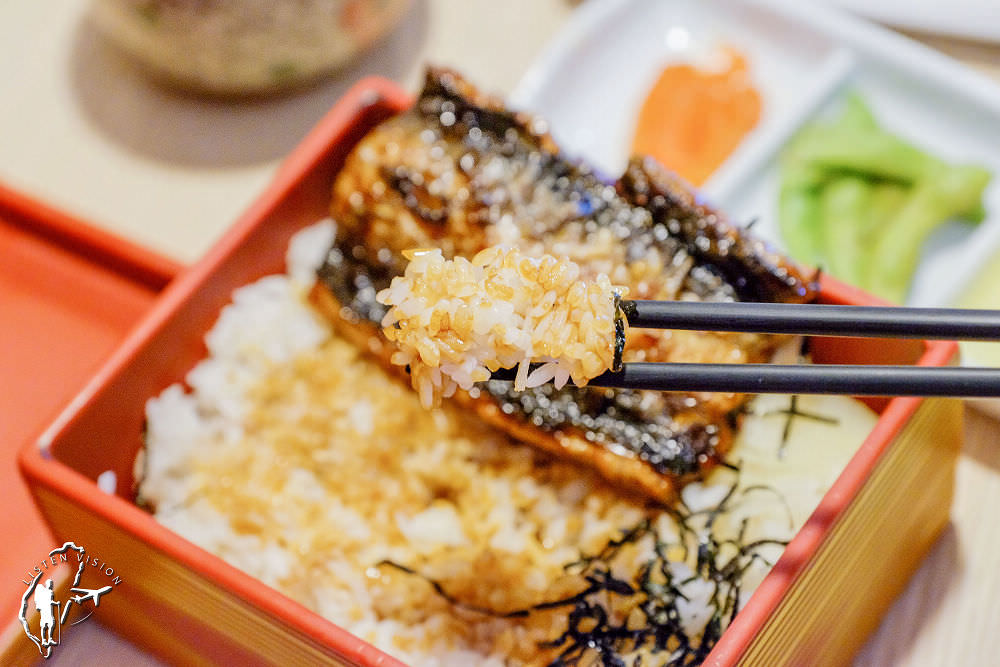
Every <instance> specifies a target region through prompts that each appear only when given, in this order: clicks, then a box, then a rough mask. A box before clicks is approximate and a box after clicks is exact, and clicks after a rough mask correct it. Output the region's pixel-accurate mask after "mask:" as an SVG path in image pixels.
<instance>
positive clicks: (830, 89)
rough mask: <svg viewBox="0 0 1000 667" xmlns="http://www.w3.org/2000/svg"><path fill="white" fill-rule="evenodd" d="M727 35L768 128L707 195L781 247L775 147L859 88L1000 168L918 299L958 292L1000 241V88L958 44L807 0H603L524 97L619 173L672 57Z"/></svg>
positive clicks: (930, 301)
mask: <svg viewBox="0 0 1000 667" xmlns="http://www.w3.org/2000/svg"><path fill="white" fill-rule="evenodd" d="M718 45H732V46H734V47H736V48H737V49H739V50H740V51H742V52H743V53H744V54H746V55H747V57H748V60H749V62H750V67H751V71H752V75H753V77H754V80H755V84H756V86H757V88H758V90H759V91H760V92H761V94H762V97H763V99H764V113H763V116H762V119H761V122H760V124H759V125H758V127H757V128H756V129H755V130H754V131H753V132H752V133H751V134H750V135H749V136H748V137H747V139H746V140H744V142H743V143H742V144H741V145H740V147H739V148H737V150H736V151H735V152H734V153H733V154H732V155H731V156H730V158H729V159H728V160H727V161H726V162H725V163H724V164H723V165H722V166H721V167H720V169H719V170H718V171H717V172H716V173H715V174H714V175H713V176H712V177H711V178H710V179H709V181H708V182H707V183H706V184H705V186H704V188H703V191H704V194H705V195H706V196H707V197H708V199H709V200H711V201H712V202H713V203H714V204H716V205H717V206H718V207H719V208H721V209H722V210H724V211H726V212H727V213H728V214H729V215H730V216H731V217H732V218H733V219H735V220H737V221H750V220H757V221H758V222H757V226H756V227H755V230H756V231H757V232H758V233H759V234H761V235H762V236H764V237H765V238H767V239H769V240H770V241H772V242H773V243H775V244H776V245H778V246H781V239H780V237H779V235H778V233H777V228H776V224H775V221H774V218H775V205H776V201H777V168H776V163H775V157H776V156H777V155H778V153H779V152H780V151H781V149H782V147H783V146H784V144H785V142H786V141H787V140H788V138H789V137H791V136H792V135H793V134H794V133H795V132H796V131H797V130H798V129H799V128H800V127H801V126H802V124H803V123H804V122H806V121H808V120H810V119H812V118H813V117H815V116H817V115H821V114H824V113H829V112H831V111H834V110H835V109H836V106H837V105H838V104H839V103H840V99H841V97H842V94H843V93H844V91H846V90H848V89H852V90H856V91H858V92H860V93H861V94H862V96H863V97H864V98H865V99H866V100H868V102H869V103H870V104H871V106H872V108H873V110H874V112H875V114H876V115H877V116H878V118H879V121H880V122H881V123H882V124H883V125H884V126H886V127H887V128H890V129H891V130H892V131H894V132H896V133H898V134H900V135H902V136H904V137H907V138H908V139H910V140H911V141H913V142H914V143H916V144H918V145H920V146H922V147H924V148H926V149H928V150H930V151H933V152H934V153H936V154H938V155H940V156H942V157H944V158H945V159H948V160H952V161H956V162H976V163H981V164H984V165H986V166H987V167H988V168H990V169H991V170H992V171H993V172H994V173H995V174H997V176H996V177H995V178H994V179H993V181H992V182H991V184H990V186H989V188H988V189H987V192H986V195H985V205H986V209H987V211H988V217H987V219H986V220H985V221H984V222H983V223H981V224H980V225H978V226H976V227H973V226H969V225H964V224H961V223H954V224H949V225H946V226H945V227H943V228H941V229H940V230H939V231H938V232H936V233H935V234H934V235H933V236H932V237H931V239H930V240H929V241H928V243H927V246H926V249H925V252H924V255H923V258H922V260H921V263H920V267H919V270H918V272H917V275H916V277H915V279H914V283H913V286H912V290H911V294H910V299H909V303H910V304H913V305H926V306H943V305H948V304H951V303H953V301H954V300H955V298H956V296H957V295H959V294H960V293H961V291H962V289H963V287H964V286H965V285H966V284H967V283H968V281H969V280H971V279H972V278H973V277H974V276H975V274H976V273H977V272H978V270H979V268H980V266H981V265H982V264H983V263H984V262H985V261H987V260H988V259H989V258H990V256H991V255H992V254H993V253H994V251H996V249H997V248H998V247H1000V88H998V87H997V86H996V85H995V84H994V83H993V82H991V81H990V80H988V79H986V78H984V77H982V76H981V75H979V74H977V73H975V72H973V71H971V70H969V69H968V68H966V67H964V66H962V65H960V64H959V63H957V62H955V61H953V60H951V59H949V58H947V57H946V56H944V55H942V54H940V53H938V52H937V51H934V50H932V49H929V48H927V47H924V46H922V45H920V44H917V43H915V42H913V41H912V40H909V39H907V38H905V37H903V36H902V35H899V34H898V33H895V32H893V31H891V30H888V29H885V28H881V27H879V26H876V25H873V24H870V23H868V22H866V21H864V20H862V19H858V18H855V17H853V16H849V15H847V14H845V13H843V12H841V11H839V10H836V9H831V8H828V7H823V6H819V5H816V4H814V3H798V2H795V1H794V0H787V1H785V0H759V1H751V0H708V1H702V2H698V1H696V0H693V1H688V0H675V1H673V2H656V3H651V2H644V1H643V0H607V1H600V0H590V1H589V2H587V3H585V4H584V5H582V6H581V7H580V9H579V10H578V11H577V13H576V14H575V15H574V16H573V17H572V18H571V20H570V21H569V23H568V24H567V25H566V27H565V28H564V29H563V30H562V31H561V32H560V33H559V34H558V35H557V36H556V38H555V39H554V40H553V42H552V43H551V44H550V45H549V47H548V49H547V50H546V51H545V52H543V54H542V56H541V57H540V58H539V59H538V60H537V61H536V62H535V64H534V65H533V66H532V67H531V68H530V69H529V71H528V73H527V74H526V75H525V77H524V78H523V79H522V81H521V82H520V84H519V85H518V86H517V88H516V89H515V91H514V92H513V94H512V96H511V103H512V105H513V106H515V107H519V108H523V109H530V110H532V111H535V112H538V113H540V114H541V115H543V116H545V117H546V118H547V119H548V120H549V121H550V126H551V127H552V128H553V132H554V134H555V135H556V138H557V139H558V140H559V141H560V142H561V143H562V145H563V146H564V147H565V148H566V150H567V151H569V152H571V153H575V154H577V155H579V156H581V157H584V158H586V159H588V160H591V161H592V162H594V163H595V164H596V165H597V166H598V167H599V168H601V169H603V170H605V172H606V173H608V174H611V175H614V174H618V173H620V171H621V170H622V168H623V167H624V165H625V161H626V159H627V153H628V147H629V144H630V139H631V136H632V132H633V124H634V122H635V117H636V114H637V111H638V107H639V105H640V104H641V102H642V100H643V98H644V96H645V94H646V91H647V90H648V87H649V86H650V84H651V83H652V81H653V80H654V78H655V77H656V76H657V75H658V73H659V72H660V70H661V69H662V67H663V66H664V64H665V63H667V62H669V61H671V60H677V59H687V60H690V59H698V58H700V57H702V56H703V55H704V53H705V52H706V50H711V49H714V48H716V47H717V46H718Z"/></svg>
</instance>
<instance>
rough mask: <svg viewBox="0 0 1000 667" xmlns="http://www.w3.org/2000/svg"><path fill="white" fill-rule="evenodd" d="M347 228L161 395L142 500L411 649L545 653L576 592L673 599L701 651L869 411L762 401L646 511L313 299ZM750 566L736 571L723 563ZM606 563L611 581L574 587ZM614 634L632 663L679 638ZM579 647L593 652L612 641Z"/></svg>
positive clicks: (150, 408)
mask: <svg viewBox="0 0 1000 667" xmlns="http://www.w3.org/2000/svg"><path fill="white" fill-rule="evenodd" d="M332 230H333V227H332V224H331V223H329V222H326V223H323V224H322V225H319V226H317V227H313V228H310V229H309V230H306V231H305V232H303V233H302V234H300V235H299V236H297V237H296V239H295V240H294V241H293V244H292V248H291V249H290V251H289V263H290V267H289V271H290V275H288V276H270V277H267V278H264V279H263V280H261V281H258V282H257V283H254V284H252V285H248V286H246V287H244V288H241V289H240V290H239V291H238V292H237V293H236V294H235V295H234V301H233V303H232V304H231V305H230V306H228V307H227V308H225V309H224V310H223V312H222V314H221V315H220V318H219V322H218V323H217V325H216V327H215V328H214V329H213V331H212V332H211V333H210V334H209V335H208V341H209V350H210V356H209V357H208V358H206V359H205V360H204V361H203V362H201V363H200V364H199V365H198V366H197V367H196V368H195V369H194V370H193V371H192V372H191V373H190V374H189V376H188V378H187V381H188V385H189V389H185V388H183V387H182V386H180V385H174V386H172V387H170V388H168V389H167V390H166V391H164V392H163V393H162V394H161V395H160V396H158V397H155V398H153V399H151V400H150V401H149V402H148V404H147V430H146V436H145V445H146V448H145V461H144V463H143V464H142V465H141V470H140V474H137V479H139V480H140V487H139V498H140V500H141V501H142V502H143V503H144V504H146V506H148V507H151V508H152V509H153V511H154V516H155V517H156V519H157V520H158V521H159V522H161V523H163V524H164V525H166V526H167V527H169V528H171V529H172V530H174V531H175V532H177V533H179V534H180V535H182V536H183V537H185V538H187V539H189V540H191V541H192V542H194V543H196V544H198V545H199V546H201V547H202V548H204V549H206V550H208V551H209V552H211V553H214V554H216V555H218V556H220V557H221V558H223V559H225V560H226V561H227V562H229V563H230V564H232V565H234V566H235V567H238V568H240V569H242V570H243V571H245V572H247V573H248V574H250V575H251V576H253V577H256V578H257V579H259V580H260V581H262V582H264V583H265V584H267V585H269V586H271V587H273V588H275V589H276V590H278V591H281V592H282V593H284V594H286V595H288V596H289V597H291V598H292V599H295V600H297V601H298V602H300V603H301V604H303V605H305V606H307V607H308V608H310V609H312V610H314V611H315V612H316V613H318V614H320V615H322V616H324V617H326V618H328V619H329V620H330V621H332V622H334V623H336V624H338V625H340V626H342V627H344V628H346V629H347V630H348V631H350V632H352V633H353V634H355V635H357V636H359V637H361V638H362V639H365V640H367V641H369V642H371V643H373V644H374V645H376V646H378V647H379V648H381V649H382V650H385V651H387V652H389V653H391V654H392V655H394V656H396V657H397V658H400V659H402V660H404V661H406V662H407V663H409V664H412V665H414V666H418V665H421V666H423V665H426V666H427V667H441V666H444V665H455V666H459V665H462V666H464V665H495V666H497V667H500V666H501V665H504V666H511V667H513V666H517V665H539V664H547V663H550V662H552V661H553V660H555V659H556V658H557V657H559V655H560V654H561V653H562V652H563V651H566V650H567V647H566V643H565V641H564V642H563V643H562V644H558V642H557V640H559V639H560V638H561V637H565V636H568V635H567V634H566V633H567V632H568V630H569V629H570V624H571V623H573V622H574V620H573V619H574V618H576V617H579V612H577V611H576V610H578V609H579V608H580V605H581V604H584V605H587V606H588V608H589V609H592V610H594V617H595V618H596V617H602V618H604V619H605V620H606V622H607V623H609V624H617V625H619V626H621V625H623V624H625V625H627V627H628V628H629V629H630V632H631V630H635V631H637V632H638V631H639V630H641V628H642V627H643V625H644V624H647V623H651V622H653V621H651V620H650V617H649V616H648V615H647V614H646V613H645V612H643V609H644V608H648V609H653V610H657V613H661V612H662V614H663V615H664V618H667V619H668V620H670V619H676V625H677V626H678V628H679V629H680V630H681V631H683V632H684V633H686V634H687V636H688V637H689V638H690V641H691V647H694V648H697V647H698V646H699V645H700V644H699V643H700V642H701V641H702V638H703V637H704V636H705V635H706V634H711V633H717V632H719V631H721V629H722V628H724V627H725V625H726V624H727V623H728V622H729V620H730V619H731V617H732V615H733V614H735V613H736V611H738V609H739V608H740V607H742V606H743V605H744V604H745V603H746V601H747V599H748V598H749V596H750V594H751V593H752V591H753V589H754V588H755V586H756V585H757V584H758V583H759V582H760V581H761V579H762V578H763V577H764V576H765V575H766V573H767V571H768V566H769V565H770V564H772V563H773V562H774V561H775V560H776V559H777V557H778V556H779V555H780V553H781V551H782V549H781V546H780V544H774V543H772V542H770V541H772V540H777V541H780V540H787V539H788V538H790V537H791V536H792V535H793V534H794V533H795V531H796V530H798V528H799V527H800V526H801V525H802V523H803V522H804V521H805V519H806V518H807V517H808V515H809V513H810V512H811V511H812V509H813V508H814V507H815V505H816V503H817V501H818V500H819V498H820V497H821V496H822V494H823V493H824V492H825V490H826V489H827V488H828V487H829V485H830V484H831V483H832V482H833V480H834V479H835V478H836V476H837V475H838V474H839V473H840V471H841V470H842V468H843V465H844V463H845V462H846V461H847V459H848V458H849V457H850V455H851V454H852V453H853V452H854V450H855V449H856V448H857V446H858V445H859V444H860V443H861V441H862V440H863V438H864V437H865V435H866V434H867V433H868V431H869V430H870V429H871V426H872V424H873V422H874V417H873V416H872V414H871V412H870V411H869V410H868V409H867V408H865V407H864V406H863V405H862V404H860V403H858V402H856V401H852V400H851V399H848V398H845V397H840V396H830V397H826V396H817V397H800V398H799V404H798V407H799V409H800V411H801V412H802V413H803V414H818V415H824V416H826V417H834V418H835V419H837V420H839V422H840V423H839V424H831V423H829V422H828V421H819V420H814V419H807V418H797V419H796V420H795V421H794V422H793V423H791V424H790V428H787V429H786V425H787V419H788V417H787V413H788V408H789V405H790V403H789V401H790V399H789V397H787V396H762V397H758V398H757V399H755V401H754V402H752V403H751V404H750V405H749V406H748V408H749V410H750V413H749V414H748V415H747V417H746V419H745V421H744V425H743V428H742V429H741V431H740V433H739V435H738V437H737V440H736V442H735V444H734V446H733V449H732V451H731V453H730V456H729V463H730V464H731V466H732V467H729V466H719V467H717V468H716V469H715V470H714V471H713V472H711V473H710V476H709V477H708V478H707V479H706V480H705V481H704V482H702V483H693V484H689V485H688V486H686V487H685V488H684V490H683V492H682V495H681V498H682V502H681V504H680V505H679V506H678V507H675V508H669V509H666V508H660V507H651V506H649V505H647V504H645V503H643V502H642V501H640V500H637V499H636V498H634V497H630V496H627V495H624V494H622V493H621V490H620V489H616V488H614V487H612V486H610V485H608V484H607V483H605V482H603V481H602V480H601V479H600V478H598V477H597V476H596V475H595V474H593V473H591V472H590V471H589V470H586V469H582V468H580V467H577V466H575V465H571V464H568V463H564V462H561V461H558V460H554V459H552V458H550V457H549V456H547V455H545V454H543V453H540V452H539V451H537V450H535V449H533V448H530V447H526V446H522V445H519V444H518V443H516V442H514V441H512V440H511V439H509V438H508V437H507V436H505V435H504V434H502V433H499V432H497V431H494V430H492V429H490V428H488V427H486V426H485V425H484V424H482V423H481V422H479V421H477V420H475V419H474V418H472V417H471V416H469V415H468V414H464V413H463V412H461V411H460V410H458V409H455V408H453V407H451V406H449V405H444V406H442V407H441V408H439V409H436V410H426V409H424V408H423V407H422V406H421V404H420V402H419V399H418V397H417V395H416V394H415V393H414V392H413V391H411V390H410V389H409V388H408V387H406V386H404V385H403V384H402V383H400V382H398V381H396V380H395V379H393V378H391V377H389V375H388V374H386V373H384V372H383V371H382V369H381V368H379V367H378V366H377V365H376V364H375V363H374V362H372V361H370V360H368V359H366V358H365V356H364V353H363V352H362V351H360V350H358V349H357V348H356V347H354V346H353V345H351V344H350V343H348V342H346V341H344V340H342V339H340V338H337V337H336V336H334V335H333V334H332V333H331V332H330V330H329V328H328V326H326V324H325V322H324V321H323V319H322V318H321V317H319V316H318V315H317V314H316V313H315V312H313V311H312V310H311V308H310V307H309V305H308V303H307V302H306V300H305V293H306V291H307V290H308V287H309V286H308V284H306V281H308V279H309V278H308V276H309V275H310V268H309V267H310V266H315V262H316V261H318V258H320V257H322V255H323V253H324V252H325V251H326V249H327V248H328V247H329V239H330V238H331V237H332V233H333V231H332ZM786 430H787V431H788V433H789V434H790V438H789V441H788V442H787V443H786V444H785V445H784V446H783V445H782V437H783V436H782V434H783V433H784V432H785V431H786ZM735 467H738V470H734V469H733V468H735ZM636 526H640V527H643V526H645V527H646V528H645V529H644V530H643V531H640V532H635V527H636ZM629 535H635V536H636V537H635V538H634V539H629V540H626V539H625V538H626V537H628V536H629ZM758 541H762V545H761V546H760V547H754V548H753V549H752V550H750V551H747V552H746V553H743V554H734V553H733V552H734V548H735V547H734V545H736V544H740V543H742V544H745V545H751V544H754V543H756V542H758ZM618 542H622V544H621V545H620V546H618V547H616V548H614V549H609V545H612V544H613V543H615V544H616V543H618ZM763 542H766V544H763ZM710 544H716V545H719V548H718V549H717V550H716V551H714V552H712V551H710V550H707V549H706V545H710ZM595 554H597V555H600V556H601V557H600V558H596V559H594V556H595ZM588 558H590V559H593V560H589V561H588V560H587V559H588ZM734 558H736V559H737V560H736V561H733V560H732V559H734ZM586 562H589V563H591V564H590V565H581V563H586ZM651 563H653V564H654V565H655V568H656V572H658V573H659V574H658V575H657V577H659V578H657V579H655V580H650V579H649V574H650V572H651V571H652V570H651V569H650V564H651ZM710 563H711V566H710V565H709V564H710ZM400 566H401V567H402V568H407V569H408V570H409V571H405V570H403V569H401V567H400ZM734 569H735V570H738V571H739V576H738V577H737V578H736V579H734V580H733V581H719V580H718V579H717V578H716V577H717V575H718V573H719V572H720V571H723V570H725V571H732V570H734ZM595 577H597V578H602V577H603V579H602V580H607V581H609V582H612V583H613V586H611V587H605V588H603V589H601V590H596V591H594V592H593V593H591V594H588V595H585V596H583V597H582V598H580V599H579V600H576V597H575V596H579V595H580V593H581V591H585V590H587V589H588V587H589V586H592V582H593V581H594V580H595V579H594V578H595ZM609 577H610V578H609ZM651 584H652V585H651ZM733 584H735V586H734V585H733ZM441 591H444V592H445V593H446V594H447V596H448V597H445V596H443V595H442V593H441ZM616 591H617V592H616ZM628 591H632V592H631V593H629V592H628ZM569 598H573V599H574V600H575V601H574V602H573V603H572V604H566V605H561V606H560V605H552V602H553V601H558V600H566V599H569ZM545 605H548V606H545ZM726 605H729V606H728V607H727V606H726ZM525 609H532V611H530V613H527V614H524V615H518V616H514V617H507V616H505V615H504V614H506V613H509V612H511V611H518V610H525ZM723 609H724V611H722V610H723ZM574 614H575V616H574ZM673 614H676V616H673ZM671 622H672V621H671ZM576 623H577V625H576V626H575V627H576V628H577V629H579V628H580V627H581V624H582V627H584V628H585V629H589V628H590V627H591V624H592V623H593V620H592V618H583V619H582V620H581V619H580V618H576ZM553 642H557V643H553ZM614 648H615V650H616V651H619V653H620V655H619V656H618V657H620V659H621V660H622V661H624V662H625V664H629V665H633V664H641V665H649V664H663V663H664V661H667V660H670V659H674V658H677V656H675V655H672V652H673V651H675V650H677V651H680V647H679V646H678V645H677V644H676V643H671V644H669V645H668V646H667V647H666V648H657V647H656V646H655V644H654V643H652V642H649V641H644V642H636V643H633V642H630V641H624V642H622V643H621V644H616V645H615V647H614ZM581 650H582V651H583V652H582V653H580V654H579V662H580V664H598V663H600V661H601V660H602V659H607V660H610V659H611V658H612V657H614V656H611V655H610V654H599V653H596V652H595V651H596V649H594V648H592V647H588V646H586V645H584V646H582V649H581ZM692 650H693V649H692ZM702 655H703V654H702ZM678 659H679V660H685V661H683V662H679V663H678V664H693V663H692V662H691V661H690V660H686V659H684V658H678ZM567 662H568V661H567Z"/></svg>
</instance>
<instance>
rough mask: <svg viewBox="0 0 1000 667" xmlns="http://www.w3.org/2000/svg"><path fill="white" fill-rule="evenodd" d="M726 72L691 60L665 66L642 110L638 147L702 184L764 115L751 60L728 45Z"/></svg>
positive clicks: (634, 145)
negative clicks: (753, 82)
mask: <svg viewBox="0 0 1000 667" xmlns="http://www.w3.org/2000/svg"><path fill="white" fill-rule="evenodd" d="M726 53H727V55H728V56H729V61H730V62H729V67H728V68H727V69H726V70H724V71H721V72H714V71H713V72H710V71H704V70H700V69H697V68H696V67H694V66H692V65H689V64H677V65H670V66H668V67H667V68H665V69H664V70H663V73H662V74H660V78H659V79H658V80H657V81H656V83H655V84H654V85H653V88H652V90H650V92H649V95H648V97H646V101H645V102H644V103H643V105H642V109H641V110H640V111H639V122H638V124H637V126H636V132H635V139H634V140H633V142H632V151H633V152H635V153H642V154H645V155H651V156H653V157H654V158H656V159H657V160H659V161H660V162H661V163H662V164H663V165H664V166H666V167H669V168H670V169H672V170H674V171H675V172H677V173H678V174H680V175H681V176H683V177H684V178H685V179H687V180H688V181H689V182H690V183H692V184H694V185H701V184H702V183H704V182H705V181H706V180H707V179H708V177H709V176H710V175H711V174H712V172H713V171H715V169H716V168H717V167H718V166H719V165H720V164H722V162H723V161H724V160H725V159H726V157H728V156H729V154H730V153H732V152H733V150H734V149H735V148H736V146H737V145H739V143H740V141H741V140H742V139H743V137H744V136H745V135H746V134H747V133H749V132H750V130H752V129H753V128H754V126H756V125H757V121H758V120H759V119H760V108H761V99H760V94H759V93H758V92H757V90H756V89H754V87H753V86H752V85H751V83H750V76H749V73H748V71H747V61H746V58H744V57H743V56H742V55H741V54H739V53H737V52H736V51H733V50H731V49H727V50H726Z"/></svg>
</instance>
